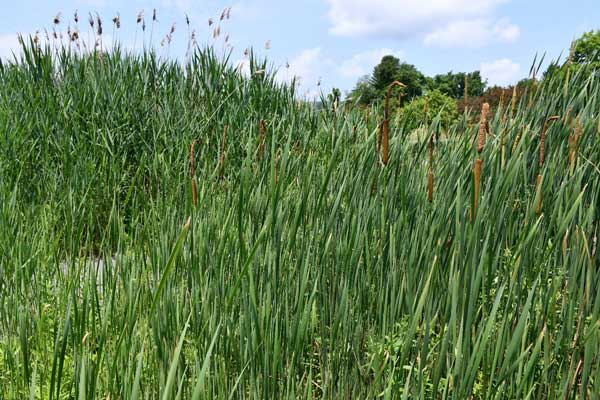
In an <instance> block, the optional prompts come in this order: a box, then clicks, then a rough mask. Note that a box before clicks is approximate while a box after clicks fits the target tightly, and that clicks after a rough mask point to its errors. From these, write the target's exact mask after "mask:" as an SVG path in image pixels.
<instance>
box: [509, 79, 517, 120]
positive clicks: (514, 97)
mask: <svg viewBox="0 0 600 400" xmlns="http://www.w3.org/2000/svg"><path fill="white" fill-rule="evenodd" d="M516 114H517V85H515V86H513V93H512V100H511V113H510V116H511V118H514V117H515V115H516Z"/></svg>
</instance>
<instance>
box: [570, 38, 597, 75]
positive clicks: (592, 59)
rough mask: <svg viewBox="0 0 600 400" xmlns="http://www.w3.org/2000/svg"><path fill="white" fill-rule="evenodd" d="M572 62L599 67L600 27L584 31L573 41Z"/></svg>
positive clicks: (593, 67) (594, 67)
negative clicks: (595, 29)
mask: <svg viewBox="0 0 600 400" xmlns="http://www.w3.org/2000/svg"><path fill="white" fill-rule="evenodd" d="M572 51H573V62H574V63H576V64H580V65H586V66H590V67H591V68H592V69H599V68H600V29H599V30H597V31H590V32H586V33H584V34H583V35H582V36H581V37H580V38H578V39H577V40H576V41H575V42H573V49H572Z"/></svg>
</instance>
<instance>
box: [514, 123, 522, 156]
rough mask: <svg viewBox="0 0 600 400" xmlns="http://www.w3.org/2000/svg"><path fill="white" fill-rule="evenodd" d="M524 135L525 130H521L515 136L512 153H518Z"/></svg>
mask: <svg viewBox="0 0 600 400" xmlns="http://www.w3.org/2000/svg"><path fill="white" fill-rule="evenodd" d="M522 135H523V128H521V129H519V130H518V131H517V136H515V141H514V142H513V145H512V152H513V153H514V152H515V151H517V147H518V146H519V142H520V141H521V136H522Z"/></svg>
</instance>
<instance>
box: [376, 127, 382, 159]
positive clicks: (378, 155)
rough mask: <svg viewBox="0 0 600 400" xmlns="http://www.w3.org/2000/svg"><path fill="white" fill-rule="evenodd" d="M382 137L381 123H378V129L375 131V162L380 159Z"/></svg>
mask: <svg viewBox="0 0 600 400" xmlns="http://www.w3.org/2000/svg"><path fill="white" fill-rule="evenodd" d="M382 138H383V123H381V124H379V129H378V131H377V141H376V150H377V162H380V161H381V140H382Z"/></svg>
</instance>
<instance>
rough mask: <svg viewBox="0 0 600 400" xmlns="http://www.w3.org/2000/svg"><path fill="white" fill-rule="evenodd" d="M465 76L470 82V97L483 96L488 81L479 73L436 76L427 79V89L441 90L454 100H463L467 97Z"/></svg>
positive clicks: (450, 73) (451, 73)
mask: <svg viewBox="0 0 600 400" xmlns="http://www.w3.org/2000/svg"><path fill="white" fill-rule="evenodd" d="M465 76H466V78H467V82H468V95H469V97H477V96H481V95H482V94H483V92H484V91H485V87H486V86H487V81H484V80H483V79H482V78H481V73H480V72H479V71H473V72H470V73H465V72H459V73H456V74H455V73H453V72H452V71H450V72H448V73H447V74H440V75H435V76H433V77H431V78H427V88H428V89H429V90H439V91H440V92H442V93H444V94H445V95H448V96H450V97H452V98H453V99H461V98H463V97H464V95H465Z"/></svg>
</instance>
